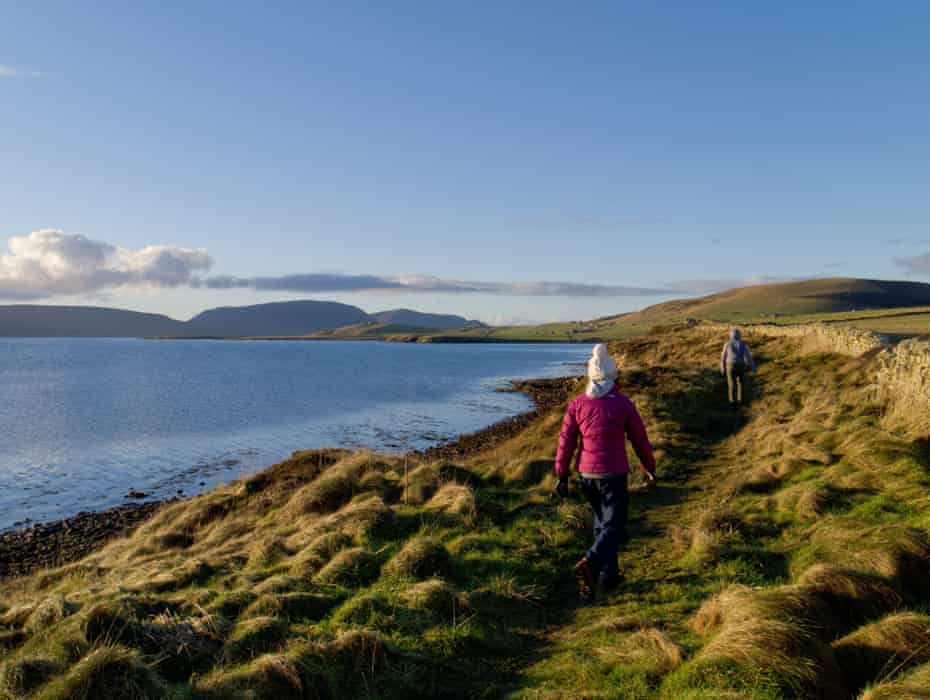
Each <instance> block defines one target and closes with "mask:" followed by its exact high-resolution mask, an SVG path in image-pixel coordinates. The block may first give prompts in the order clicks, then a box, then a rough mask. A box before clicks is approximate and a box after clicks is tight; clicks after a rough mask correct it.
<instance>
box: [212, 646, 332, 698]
mask: <svg viewBox="0 0 930 700" xmlns="http://www.w3.org/2000/svg"><path fill="white" fill-rule="evenodd" d="M196 687H197V693H198V695H199V696H200V697H203V698H209V699H215V700H226V699H227V698H253V697H254V698H268V699H269V700H270V699H272V698H274V699H277V698H280V699H281V700H325V699H328V698H330V697H331V690H330V687H329V683H328V681H327V679H326V677H325V676H324V675H323V674H322V673H321V672H320V671H319V670H318V669H315V668H313V667H312V665H311V664H308V663H305V662H304V663H302V662H301V660H300V659H295V658H293V657H292V656H289V655H286V654H265V655H263V656H260V657H258V658H257V659H255V660H254V661H253V662H252V663H250V664H249V665H248V666H245V667H236V668H233V669H228V670H227V669H219V670H217V671H214V672H213V673H211V674H209V675H208V676H206V677H204V678H202V679H199V680H198V681H197V686H196Z"/></svg>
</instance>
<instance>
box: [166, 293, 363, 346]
mask: <svg viewBox="0 0 930 700" xmlns="http://www.w3.org/2000/svg"><path fill="white" fill-rule="evenodd" d="M370 320H371V317H370V316H369V315H368V314H366V313H365V312H364V311H362V310H361V309H360V308H358V307H357V306H349V305H348V304H339V303H337V302H334V301H281V302H274V303H270V304H257V305H255V306H223V307H220V308H217V309H210V310H209V311H204V312H203V313H201V314H198V315H197V316H194V318H192V319H191V320H190V321H188V322H187V323H186V324H185V326H186V330H185V332H184V335H210V336H224V337H228V336H256V335H262V336H274V335H306V334H308V333H314V332H316V331H322V330H329V329H331V328H338V327H339V326H349V325H352V324H356V323H366V322H368V321H370Z"/></svg>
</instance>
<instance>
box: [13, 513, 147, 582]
mask: <svg viewBox="0 0 930 700" xmlns="http://www.w3.org/2000/svg"><path fill="white" fill-rule="evenodd" d="M162 503H165V501H150V502H148V503H132V504H127V505H124V506H118V507H116V508H110V509H109V510H103V511H97V512H91V513H86V512H85V513H78V514H77V515H75V516H72V517H70V518H67V519H65V520H57V521H55V522H50V523H44V524H39V525H33V526H32V527H30V528H28V529H26V530H19V531H14V532H7V533H4V534H2V535H0V578H9V577H13V576H23V575H26V574H29V573H31V572H33V571H35V570H36V569H44V568H48V567H54V566H61V565H62V564H67V563H68V562H72V561H76V560H77V559H80V558H82V557H84V556H86V555H88V554H90V553H91V552H93V551H94V550H95V549H97V548H99V547H100V546H102V545H103V544H104V543H105V542H106V541H107V540H110V539H112V538H114V537H117V536H119V535H122V534H124V533H127V532H129V531H131V530H132V529H133V528H134V527H135V526H136V525H138V524H139V523H141V522H142V521H143V520H146V519H148V518H150V517H151V516H152V515H153V514H154V513H155V511H157V510H158V509H159V508H160V507H161V505H162Z"/></svg>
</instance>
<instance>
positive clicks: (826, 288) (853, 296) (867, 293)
mask: <svg viewBox="0 0 930 700" xmlns="http://www.w3.org/2000/svg"><path fill="white" fill-rule="evenodd" d="M928 307H930V284H925V283H922V282H899V281H886V280H866V279H847V278H829V279H818V280H806V281H801V282H783V283H779V284H763V285H755V286H750V287H738V288H736V289H731V290H728V291H725V292H720V293H718V294H711V295H708V296H703V297H698V298H692V299H675V300H672V301H667V302H663V303H661V304H655V305H653V306H649V307H646V308H645V309H642V310H640V311H633V312H630V313H625V314H619V315H617V316H607V317H604V318H598V319H593V320H590V321H573V322H569V323H548V324H544V325H539V326H505V327H494V328H487V329H473V330H466V331H447V332H446V333H445V334H444V335H445V336H447V337H449V338H465V339H471V338H475V339H483V340H491V341H506V340H535V341H549V342H554V341H566V340H569V341H589V340H612V339H620V338H629V337H632V336H635V335H640V334H643V333H648V332H649V330H650V329H652V328H654V327H655V326H661V325H667V324H675V323H680V322H682V321H684V320H686V319H689V318H696V319H703V320H716V321H722V322H725V323H750V322H777V323H803V322H808V321H825V322H836V323H849V324H852V325H857V326H860V327H863V328H871V329H872V330H876V331H879V332H883V333H891V334H897V335H925V334H930V310H928ZM882 310H885V311H882Z"/></svg>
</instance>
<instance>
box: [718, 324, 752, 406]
mask: <svg viewBox="0 0 930 700" xmlns="http://www.w3.org/2000/svg"><path fill="white" fill-rule="evenodd" d="M747 369H748V370H750V371H752V372H755V371H756V363H755V361H754V360H753V359H752V353H751V352H750V351H749V346H748V345H746V343H744V342H743V339H742V336H741V335H740V332H739V329H738V328H734V329H733V330H731V331H730V339H729V340H728V341H727V342H726V343H724V345H723V352H722V353H721V355H720V374H722V375H724V376H726V378H727V395H728V396H729V398H730V405H731V406H732V405H733V404H734V403H737V404H741V403H743V394H745V393H748V392H747V391H746V370H747ZM734 393H735V394H736V398H735V400H734Z"/></svg>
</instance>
